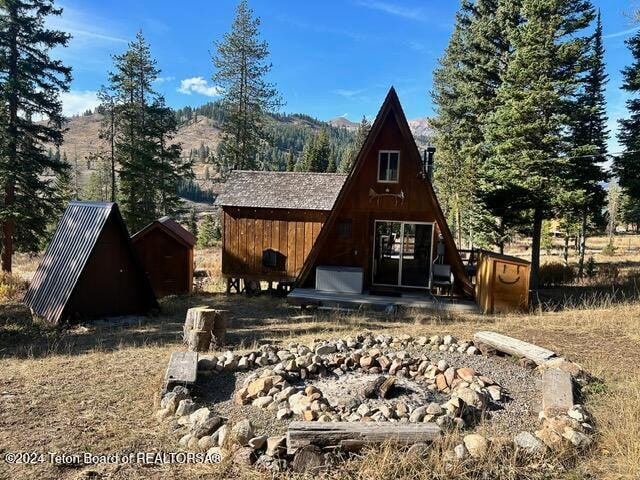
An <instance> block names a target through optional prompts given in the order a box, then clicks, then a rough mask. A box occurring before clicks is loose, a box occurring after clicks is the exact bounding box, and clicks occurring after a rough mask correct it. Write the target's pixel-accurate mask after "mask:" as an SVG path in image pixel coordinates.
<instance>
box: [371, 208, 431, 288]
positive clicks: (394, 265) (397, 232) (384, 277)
mask: <svg viewBox="0 0 640 480" xmlns="http://www.w3.org/2000/svg"><path fill="white" fill-rule="evenodd" d="M374 242H375V243H374V248H373V283H374V284H375V285H389V286H403V287H416V288H428V287H429V282H430V277H431V252H432V245H433V224H431V223H414V222H392V221H386V220H376V222H375V235H374Z"/></svg>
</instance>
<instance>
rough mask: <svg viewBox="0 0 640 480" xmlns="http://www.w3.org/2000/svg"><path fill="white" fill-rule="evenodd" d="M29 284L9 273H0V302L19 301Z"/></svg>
mask: <svg viewBox="0 0 640 480" xmlns="http://www.w3.org/2000/svg"><path fill="white" fill-rule="evenodd" d="M28 286H29V283H28V282H26V281H24V280H23V279H21V278H20V277H18V276H16V275H12V274H11V273H5V272H3V273H0V300H19V299H21V298H22V296H23V295H24V292H25V291H26V290H27V287H28Z"/></svg>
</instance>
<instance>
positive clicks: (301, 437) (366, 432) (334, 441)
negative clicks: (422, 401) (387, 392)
mask: <svg viewBox="0 0 640 480" xmlns="http://www.w3.org/2000/svg"><path fill="white" fill-rule="evenodd" d="M441 434H442V430H441V429H440V427H439V426H438V425H436V424H435V423H390V422H365V423H363V422H291V423H290V424H289V429H288V430H287V451H288V453H289V454H293V453H295V451H296V450H297V449H299V448H301V447H304V446H306V445H316V446H318V447H330V446H342V447H349V448H354V447H361V446H365V445H372V444H379V443H384V442H386V441H391V442H395V443H399V444H401V445H411V444H413V443H418V442H428V441H433V440H436V439H438V438H439V437H440V435H441Z"/></svg>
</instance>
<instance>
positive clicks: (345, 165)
mask: <svg viewBox="0 0 640 480" xmlns="http://www.w3.org/2000/svg"><path fill="white" fill-rule="evenodd" d="M369 130H371V124H370V123H369V121H368V120H367V117H365V116H364V115H363V116H362V120H360V123H359V124H358V128H357V129H356V135H355V138H354V139H353V144H352V145H351V147H350V148H349V149H348V150H347V151H346V152H345V153H344V154H343V155H341V159H340V164H339V165H338V168H337V171H338V172H340V173H349V172H350V171H351V167H352V166H353V164H354V162H355V160H356V157H357V156H358V154H359V153H360V149H361V148H362V146H363V145H364V142H365V141H366V140H367V135H369Z"/></svg>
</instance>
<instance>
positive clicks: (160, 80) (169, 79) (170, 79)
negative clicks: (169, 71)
mask: <svg viewBox="0 0 640 480" xmlns="http://www.w3.org/2000/svg"><path fill="white" fill-rule="evenodd" d="M175 79H176V77H173V76H171V75H169V76H167V77H158V78H156V80H155V82H156V83H166V82H173V81H174V80H175Z"/></svg>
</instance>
